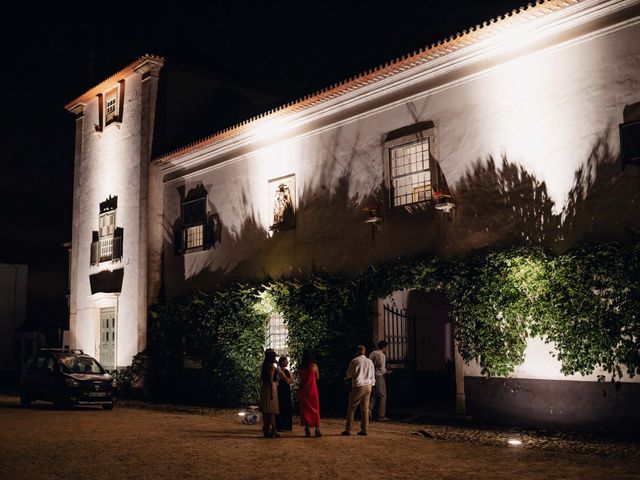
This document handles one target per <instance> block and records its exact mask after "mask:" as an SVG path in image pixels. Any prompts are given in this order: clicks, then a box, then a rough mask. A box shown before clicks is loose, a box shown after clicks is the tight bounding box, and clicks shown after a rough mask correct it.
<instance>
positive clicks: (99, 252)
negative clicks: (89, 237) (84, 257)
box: [91, 237, 122, 266]
mask: <svg viewBox="0 0 640 480" xmlns="http://www.w3.org/2000/svg"><path fill="white" fill-rule="evenodd" d="M121 258H122V237H106V238H101V239H100V240H98V241H97V242H93V243H91V265H92V266H94V265H99V264H100V263H102V262H110V261H116V260H120V259H121Z"/></svg>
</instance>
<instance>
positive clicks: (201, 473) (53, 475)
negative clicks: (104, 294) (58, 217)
mask: <svg viewBox="0 0 640 480" xmlns="http://www.w3.org/2000/svg"><path fill="white" fill-rule="evenodd" d="M237 413H238V412H237V411H236V410H224V409H208V408H197V407H182V406H175V405H159V404H150V403H144V402H137V401H121V402H120V403H119V404H118V406H117V407H116V408H115V409H114V410H113V411H110V412H108V411H103V410H101V409H94V408H78V409H72V410H62V411H60V410H55V409H54V408H53V407H51V406H49V405H48V404H45V403H40V402H37V403H35V404H34V405H33V406H32V408H30V409H21V408H19V407H18V399H17V398H16V397H11V396H0V446H1V448H0V478H2V479H33V478H37V479H59V478H65V479H71V480H73V479H86V478H89V479H95V478H109V479H120V478H142V479H147V478H148V479H154V480H155V479H176V478H180V479H182V478H186V479H192V478H193V479H196V478H198V479H199V478H265V477H274V478H276V477H277V478H279V479H282V478H305V479H306V478H309V479H315V478H349V479H359V478H364V477H367V478H411V479H413V478H443V479H459V478H465V479H467V478H472V479H473V478H492V479H494V478H495V479H510V480H512V479H514V478H519V479H520V478H544V479H549V478H566V479H589V478H602V479H630V478H637V479H640V473H638V472H639V470H638V469H639V466H640V445H639V444H638V442H632V441H626V442H625V441H622V440H617V441H611V440H610V441H606V440H605V439H603V438H600V437H595V436H588V435H577V434H571V435H569V434H560V433H556V434H549V433H546V434H545V433H541V432H535V431H524V430H515V429H512V430H499V429H488V428H479V427H472V426H470V425H469V426H460V425H435V424H429V423H399V422H384V423H381V422H376V423H372V424H371V426H370V435H369V436H368V437H366V438H365V437H357V436H355V435H354V436H351V437H342V436H340V432H341V431H342V429H343V428H344V420H343V419H339V418H328V419H323V427H322V430H323V437H322V438H319V439H316V438H310V439H307V438H304V437H303V434H302V429H301V428H300V427H294V432H290V433H283V434H282V437H281V438H279V439H264V438H262V436H261V432H260V426H259V425H244V424H242V423H241V422H240V421H239V418H240V417H239V416H238V415H237ZM512 437H517V438H519V439H520V440H522V442H523V443H522V445H520V446H517V447H513V446H509V445H507V443H506V440H507V439H508V438H512Z"/></svg>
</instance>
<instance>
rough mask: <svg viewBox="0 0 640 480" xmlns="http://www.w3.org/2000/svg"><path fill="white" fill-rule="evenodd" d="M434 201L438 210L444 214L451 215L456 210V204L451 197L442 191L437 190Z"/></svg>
mask: <svg viewBox="0 0 640 480" xmlns="http://www.w3.org/2000/svg"><path fill="white" fill-rule="evenodd" d="M433 199H434V207H435V208H436V210H440V211H441V212H443V213H451V211H452V210H453V209H454V208H456V204H455V203H453V201H452V200H451V195H450V194H448V193H444V192H442V191H441V190H435V191H434V192H433Z"/></svg>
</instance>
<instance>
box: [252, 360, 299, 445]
mask: <svg viewBox="0 0 640 480" xmlns="http://www.w3.org/2000/svg"><path fill="white" fill-rule="evenodd" d="M278 378H279V379H280V380H282V381H284V382H287V383H289V384H291V383H293V380H291V379H289V378H287V377H286V376H285V374H284V373H282V370H280V367H278V366H277V365H276V352H275V351H274V350H273V349H271V348H268V349H267V350H265V352H264V361H263V362H262V369H261V370H260V384H261V387H260V411H261V412H262V433H263V434H264V436H265V438H277V437H279V436H280V435H279V434H278V429H277V427H276V415H277V414H278V413H279V412H280V409H279V405H278V385H277V380H278Z"/></svg>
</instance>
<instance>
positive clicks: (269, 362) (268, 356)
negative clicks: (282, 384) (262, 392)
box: [260, 348, 276, 382]
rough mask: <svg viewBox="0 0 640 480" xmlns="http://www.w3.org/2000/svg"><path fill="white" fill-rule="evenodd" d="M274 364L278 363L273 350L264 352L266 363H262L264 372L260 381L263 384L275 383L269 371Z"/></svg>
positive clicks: (262, 371) (261, 373)
mask: <svg viewBox="0 0 640 480" xmlns="http://www.w3.org/2000/svg"><path fill="white" fill-rule="evenodd" d="M274 363H276V352H275V351H274V350H272V349H271V348H268V349H267V350H265V352H264V362H262V370H261V371H260V380H261V381H262V382H272V381H273V378H271V375H270V374H269V371H270V369H271V367H272V366H273V364H274Z"/></svg>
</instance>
